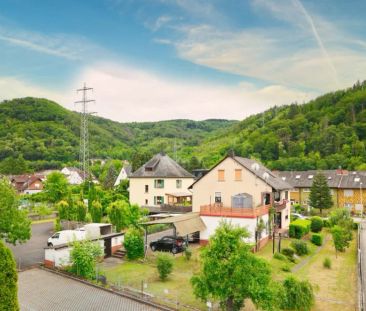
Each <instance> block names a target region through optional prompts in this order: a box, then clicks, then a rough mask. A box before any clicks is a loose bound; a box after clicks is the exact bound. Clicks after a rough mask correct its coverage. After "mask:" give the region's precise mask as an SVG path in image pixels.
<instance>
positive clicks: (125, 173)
mask: <svg viewBox="0 0 366 311" xmlns="http://www.w3.org/2000/svg"><path fill="white" fill-rule="evenodd" d="M131 173H132V166H131V165H130V164H128V163H124V164H123V166H122V168H121V170H120V172H119V174H118V176H117V179H116V181H115V183H114V186H115V187H116V186H118V185H119V184H120V183H121V181H122V180H126V179H128V178H129V176H130V175H131Z"/></svg>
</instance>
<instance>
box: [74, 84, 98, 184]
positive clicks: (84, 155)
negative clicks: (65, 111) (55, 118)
mask: <svg viewBox="0 0 366 311" xmlns="http://www.w3.org/2000/svg"><path fill="white" fill-rule="evenodd" d="M92 90H93V88H91V87H86V85H85V83H84V87H83V88H81V89H78V90H77V92H78V93H79V92H82V99H81V100H80V101H77V102H75V104H81V111H80V153H79V161H80V169H81V171H82V174H83V176H82V177H83V181H85V180H86V179H87V178H89V176H90V174H89V129H88V121H89V116H90V115H91V113H89V112H88V104H89V103H90V102H95V100H92V99H88V97H87V93H88V91H92Z"/></svg>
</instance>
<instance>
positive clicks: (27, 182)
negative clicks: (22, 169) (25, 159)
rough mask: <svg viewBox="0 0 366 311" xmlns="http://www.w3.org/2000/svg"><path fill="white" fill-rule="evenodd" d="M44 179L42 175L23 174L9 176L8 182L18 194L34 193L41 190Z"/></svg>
mask: <svg viewBox="0 0 366 311" xmlns="http://www.w3.org/2000/svg"><path fill="white" fill-rule="evenodd" d="M44 181H45V176H44V175H39V174H33V175H30V174H23V175H14V176H11V177H10V183H11V184H12V185H13V187H14V188H15V190H16V191H17V193H19V194H34V193H38V192H41V191H42V190H43V186H44Z"/></svg>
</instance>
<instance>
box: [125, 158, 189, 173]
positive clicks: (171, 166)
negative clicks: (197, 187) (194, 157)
mask: <svg viewBox="0 0 366 311" xmlns="http://www.w3.org/2000/svg"><path fill="white" fill-rule="evenodd" d="M138 177H153V178H154V177H161V178H169V177H172V178H193V177H194V176H193V175H192V174H190V173H189V172H187V171H186V170H185V169H184V168H183V167H181V166H180V165H179V164H178V163H177V162H175V161H174V160H173V159H171V158H170V157H169V156H168V155H166V154H163V153H158V154H157V155H155V156H154V157H153V158H152V159H150V160H149V161H148V162H146V163H145V164H144V165H143V166H141V167H140V168H139V169H138V170H136V171H135V172H134V173H132V174H131V175H130V178H138Z"/></svg>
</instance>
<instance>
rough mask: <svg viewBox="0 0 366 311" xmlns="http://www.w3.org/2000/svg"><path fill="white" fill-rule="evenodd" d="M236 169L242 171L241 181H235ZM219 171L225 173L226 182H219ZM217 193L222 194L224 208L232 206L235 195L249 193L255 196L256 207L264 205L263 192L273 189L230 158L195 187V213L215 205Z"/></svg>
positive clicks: (254, 203)
mask: <svg viewBox="0 0 366 311" xmlns="http://www.w3.org/2000/svg"><path fill="white" fill-rule="evenodd" d="M235 169H241V170H242V179H241V181H236V180H235ZM219 170H224V171H225V180H224V181H219V180H218V171H219ZM215 192H221V199H222V203H223V206H226V207H230V206H231V197H232V196H233V195H236V194H239V193H248V194H250V195H252V196H253V205H254V207H256V206H258V205H261V204H262V202H261V200H262V192H272V188H271V187H270V186H269V185H267V184H266V183H265V182H264V181H263V180H262V179H260V178H258V177H256V176H255V175H254V174H253V173H252V172H250V171H248V170H247V169H245V168H244V167H243V166H241V165H240V164H238V163H237V162H236V161H234V160H233V159H232V158H230V157H228V158H226V159H225V160H224V161H222V162H221V163H220V164H219V165H218V166H216V167H215V168H214V169H213V170H211V171H210V172H208V173H207V174H206V175H205V176H204V177H203V178H202V179H201V180H199V181H198V182H197V183H196V184H195V185H194V186H193V211H194V212H199V211H200V206H202V205H208V204H214V203H215Z"/></svg>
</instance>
